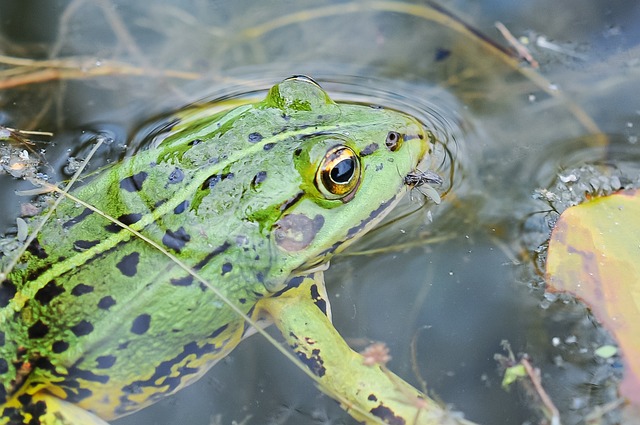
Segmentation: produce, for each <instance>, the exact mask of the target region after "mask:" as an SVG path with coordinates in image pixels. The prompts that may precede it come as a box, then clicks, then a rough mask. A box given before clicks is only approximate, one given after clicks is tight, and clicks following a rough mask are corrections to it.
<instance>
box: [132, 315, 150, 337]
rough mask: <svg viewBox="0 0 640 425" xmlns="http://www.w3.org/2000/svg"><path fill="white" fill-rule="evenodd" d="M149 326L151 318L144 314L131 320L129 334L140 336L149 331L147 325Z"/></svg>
mask: <svg viewBox="0 0 640 425" xmlns="http://www.w3.org/2000/svg"><path fill="white" fill-rule="evenodd" d="M150 324H151V316H149V315H148V314H146V313H143V314H141V315H140V316H138V317H136V318H135V319H133V324H132V325H131V332H133V333H134V334H136V335H142V334H144V333H145V332H147V331H148V330H149V325H150Z"/></svg>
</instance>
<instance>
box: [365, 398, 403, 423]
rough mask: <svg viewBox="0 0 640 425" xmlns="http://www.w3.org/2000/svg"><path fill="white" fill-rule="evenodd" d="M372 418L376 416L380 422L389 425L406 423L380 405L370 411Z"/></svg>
mask: <svg viewBox="0 0 640 425" xmlns="http://www.w3.org/2000/svg"><path fill="white" fill-rule="evenodd" d="M370 412H371V414H372V415H373V416H377V417H378V418H380V419H382V422H384V423H385V424H389V425H405V424H406V423H407V422H406V421H405V420H404V419H402V418H401V417H400V416H396V415H395V414H394V413H393V410H391V409H389V408H388V407H387V406H385V405H383V404H382V403H380V405H379V406H378V407H374V408H373V409H371V410H370Z"/></svg>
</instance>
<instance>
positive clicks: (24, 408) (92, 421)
mask: <svg viewBox="0 0 640 425" xmlns="http://www.w3.org/2000/svg"><path fill="white" fill-rule="evenodd" d="M0 424H6V425H19V424H25V425H26V424H29V425H109V424H108V423H107V422H105V421H104V420H102V419H100V418H99V417H97V416H95V415H94V414H92V413H90V412H88V411H86V410H84V409H81V408H80V407H78V406H76V405H73V404H71V403H69V402H66V401H64V400H62V399H59V398H57V397H54V396H52V395H49V394H45V393H38V394H35V395H33V396H29V395H27V394H22V395H20V396H19V397H16V398H15V399H14V400H13V402H11V401H10V402H9V403H7V405H6V406H4V407H2V417H1V419H0Z"/></svg>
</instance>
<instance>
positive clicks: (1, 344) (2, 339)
mask: <svg viewBox="0 0 640 425" xmlns="http://www.w3.org/2000/svg"><path fill="white" fill-rule="evenodd" d="M4 343H5V336H4V332H2V331H0V347H4Z"/></svg>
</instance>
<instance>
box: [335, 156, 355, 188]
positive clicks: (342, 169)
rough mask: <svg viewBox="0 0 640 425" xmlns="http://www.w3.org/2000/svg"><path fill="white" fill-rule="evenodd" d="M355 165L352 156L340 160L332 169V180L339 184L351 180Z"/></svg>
mask: <svg viewBox="0 0 640 425" xmlns="http://www.w3.org/2000/svg"><path fill="white" fill-rule="evenodd" d="M354 166H355V163H354V162H353V159H351V158H347V159H343V160H342V161H340V162H338V164H336V166H335V167H333V169H331V180H333V181H334V182H335V183H338V184H345V183H349V180H351V177H352V176H353V169H354Z"/></svg>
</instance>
